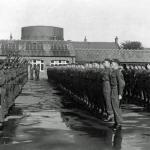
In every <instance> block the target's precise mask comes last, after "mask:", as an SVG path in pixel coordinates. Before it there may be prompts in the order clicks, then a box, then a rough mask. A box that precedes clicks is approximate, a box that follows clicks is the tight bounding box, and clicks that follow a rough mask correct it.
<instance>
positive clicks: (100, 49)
mask: <svg viewBox="0 0 150 150" xmlns="http://www.w3.org/2000/svg"><path fill="white" fill-rule="evenodd" d="M10 51H11V52H17V53H19V54H20V55H21V56H23V57H26V58H27V59H28V60H29V61H30V63H31V64H32V65H37V64H40V71H41V72H44V71H45V70H46V68H47V67H48V66H50V65H61V64H68V63H85V62H94V61H102V60H103V59H104V58H118V59H120V60H121V61H122V62H150V51H149V50H130V51H129V50H121V49H120V47H119V44H118V38H117V37H116V38H115V39H114V40H113V42H88V41H87V39H86V38H85V39H84V41H83V42H76V41H65V40H64V33H63V28H58V27H52V26H29V27H23V28H22V30H21V40H13V39H12V36H10V40H0V58H1V59H2V58H5V56H6V55H7V54H8V52H10Z"/></svg>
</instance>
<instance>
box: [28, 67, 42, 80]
mask: <svg viewBox="0 0 150 150" xmlns="http://www.w3.org/2000/svg"><path fill="white" fill-rule="evenodd" d="M34 77H35V80H39V78H40V65H36V66H34V67H33V66H32V65H30V79H31V80H33V79H34Z"/></svg>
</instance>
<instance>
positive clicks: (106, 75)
mask: <svg viewBox="0 0 150 150" xmlns="http://www.w3.org/2000/svg"><path fill="white" fill-rule="evenodd" d="M103 66H104V72H103V77H102V80H103V87H102V88H103V94H104V100H105V103H106V110H107V119H106V120H105V121H111V120H112V117H113V110H112V106H111V97H110V95H111V87H110V72H111V69H110V60H109V59H105V60H104V62H103Z"/></svg>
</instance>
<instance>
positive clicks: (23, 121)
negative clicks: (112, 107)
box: [0, 79, 150, 150]
mask: <svg viewBox="0 0 150 150" xmlns="http://www.w3.org/2000/svg"><path fill="white" fill-rule="evenodd" d="M122 108H123V118H124V124H123V128H122V130H118V131H113V130H112V129H111V128H110V124H109V123H104V122H102V121H101V120H100V119H97V118H95V117H92V115H90V114H89V113H88V112H87V111H86V110H83V109H81V108H79V107H78V106H77V105H76V104H75V103H73V102H72V99H71V98H69V97H67V96H66V95H64V94H63V93H61V92H60V91H59V90H58V89H57V88H56V87H54V85H52V84H51V83H48V81H47V80H46V79H42V80H40V81H28V82H27V84H26V85H25V87H24V88H23V91H22V94H21V95H20V96H19V97H18V98H17V99H16V102H15V107H14V108H13V110H12V112H11V114H10V116H8V117H7V118H6V121H5V124H4V125H5V126H4V128H3V129H2V130H1V131H0V150H11V149H12V150H100V149H101V150H149V147H150V113H149V112H145V111H144V110H143V108H142V107H138V106H135V105H123V106H122Z"/></svg>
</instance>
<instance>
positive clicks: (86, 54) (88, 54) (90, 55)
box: [75, 49, 150, 62]
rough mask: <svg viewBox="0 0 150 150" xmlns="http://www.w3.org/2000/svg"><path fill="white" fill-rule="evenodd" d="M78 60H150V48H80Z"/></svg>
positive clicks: (76, 52) (77, 51)
mask: <svg viewBox="0 0 150 150" xmlns="http://www.w3.org/2000/svg"><path fill="white" fill-rule="evenodd" d="M75 55H76V62H93V61H102V60H104V59H105V58H110V59H114V58H116V59H119V60H120V61H121V62H150V50H123V49H120V50H115V49H107V50H105V49H102V50H98V49H97V50H93V49H78V50H75Z"/></svg>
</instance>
